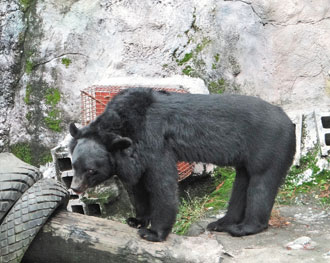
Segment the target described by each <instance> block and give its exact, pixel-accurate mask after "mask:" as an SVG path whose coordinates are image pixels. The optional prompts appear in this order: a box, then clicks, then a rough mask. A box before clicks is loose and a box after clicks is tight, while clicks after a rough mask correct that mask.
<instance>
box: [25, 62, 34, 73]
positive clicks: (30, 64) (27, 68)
mask: <svg viewBox="0 0 330 263" xmlns="http://www.w3.org/2000/svg"><path fill="white" fill-rule="evenodd" d="M33 67H34V64H33V62H32V61H31V60H29V59H27V60H26V63H25V72H26V73H27V74H31V72H32V70H33Z"/></svg>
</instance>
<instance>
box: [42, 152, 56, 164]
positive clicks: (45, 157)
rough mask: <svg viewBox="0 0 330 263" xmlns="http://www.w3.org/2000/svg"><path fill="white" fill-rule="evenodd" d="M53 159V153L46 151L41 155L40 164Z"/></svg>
mask: <svg viewBox="0 0 330 263" xmlns="http://www.w3.org/2000/svg"><path fill="white" fill-rule="evenodd" d="M52 161H53V157H52V154H51V153H50V151H46V152H45V153H43V154H42V156H41V160H40V164H46V163H50V162H52Z"/></svg>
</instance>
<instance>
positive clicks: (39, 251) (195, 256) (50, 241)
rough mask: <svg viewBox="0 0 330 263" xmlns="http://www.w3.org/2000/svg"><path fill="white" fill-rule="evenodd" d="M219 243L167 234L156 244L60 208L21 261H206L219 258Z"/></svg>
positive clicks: (205, 237)
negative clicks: (164, 238) (165, 238)
mask: <svg viewBox="0 0 330 263" xmlns="http://www.w3.org/2000/svg"><path fill="white" fill-rule="evenodd" d="M222 252H223V250H222V246H221V245H220V244H219V243H218V242H217V241H216V240H215V239H214V238H212V237H211V236H208V235H202V236H200V237H184V236H177V235H174V234H171V235H170V236H169V237H168V238H167V240H166V241H164V242H160V243H153V242H148V241H146V240H143V239H141V238H140V237H139V236H138V234H137V230H136V229H134V228H131V227H129V226H128V225H125V224H122V223H118V222H115V221H111V220H106V219H102V218H97V217H92V216H85V215H81V214H77V213H70V212H67V211H60V212H59V213H58V214H57V215H55V216H54V217H52V218H51V220H50V221H49V222H47V223H46V224H45V226H44V227H43V228H42V230H41V231H40V232H39V233H38V235H37V236H36V238H35V240H34V241H33V243H32V244H31V246H30V247H29V249H28V251H27V252H26V254H25V256H24V258H23V260H22V262H24V263H41V262H47V263H71V262H72V263H76V262H77V263H87V262H88V263H94V262H95V263H106V262H111V263H114V262H118V263H119V262H120V263H123V262H134V263H136V262H152V263H157V262H169V263H181V262H182V263H183V262H184V263H188V262H194V263H195V262H196V263H197V262H207V263H219V262H220V261H221V255H222Z"/></svg>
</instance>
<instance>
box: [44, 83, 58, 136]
mask: <svg viewBox="0 0 330 263" xmlns="http://www.w3.org/2000/svg"><path fill="white" fill-rule="evenodd" d="M60 100H61V93H60V91H59V89H57V88H48V89H47V90H46V93H45V103H46V105H49V109H48V110H47V111H46V113H47V116H46V117H44V122H45V124H46V126H47V127H48V128H49V129H51V130H53V131H56V132H60V131H61V130H62V128H61V123H62V120H61V112H60V110H59V109H58V108H57V104H58V103H59V102H60Z"/></svg>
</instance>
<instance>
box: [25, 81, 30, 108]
mask: <svg viewBox="0 0 330 263" xmlns="http://www.w3.org/2000/svg"><path fill="white" fill-rule="evenodd" d="M31 93H32V86H31V84H27V85H26V89H25V97H24V102H25V103H26V104H31Z"/></svg>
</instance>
